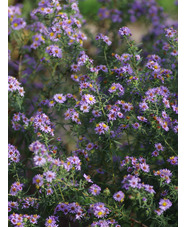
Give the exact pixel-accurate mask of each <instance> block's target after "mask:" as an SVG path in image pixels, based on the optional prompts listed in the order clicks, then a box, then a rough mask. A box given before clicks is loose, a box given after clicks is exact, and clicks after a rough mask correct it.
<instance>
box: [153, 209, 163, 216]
mask: <svg viewBox="0 0 186 227" xmlns="http://www.w3.org/2000/svg"><path fill="white" fill-rule="evenodd" d="M155 212H156V213H157V215H159V216H160V215H161V214H162V213H163V210H161V209H156V210H155Z"/></svg>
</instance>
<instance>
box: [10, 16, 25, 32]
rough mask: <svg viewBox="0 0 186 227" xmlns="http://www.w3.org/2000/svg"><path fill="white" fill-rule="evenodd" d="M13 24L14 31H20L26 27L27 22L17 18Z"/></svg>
mask: <svg viewBox="0 0 186 227" xmlns="http://www.w3.org/2000/svg"><path fill="white" fill-rule="evenodd" d="M11 24H12V28H13V29H14V30H20V29H22V28H24V27H25V26H26V22H25V21H24V20H23V18H15V19H13V20H12V22H11Z"/></svg>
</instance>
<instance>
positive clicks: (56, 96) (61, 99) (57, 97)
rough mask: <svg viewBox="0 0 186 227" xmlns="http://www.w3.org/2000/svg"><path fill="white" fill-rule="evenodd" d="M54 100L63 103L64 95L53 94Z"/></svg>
mask: <svg viewBox="0 0 186 227" xmlns="http://www.w3.org/2000/svg"><path fill="white" fill-rule="evenodd" d="M54 100H55V101H56V102H58V103H64V102H65V101H66V96H64V95H63V94H55V95H54Z"/></svg>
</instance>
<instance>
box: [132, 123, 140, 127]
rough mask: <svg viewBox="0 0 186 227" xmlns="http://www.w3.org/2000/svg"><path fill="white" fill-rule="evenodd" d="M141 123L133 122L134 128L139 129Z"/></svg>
mask: <svg viewBox="0 0 186 227" xmlns="http://www.w3.org/2000/svg"><path fill="white" fill-rule="evenodd" d="M139 126H140V125H139V123H138V122H136V123H134V124H132V127H133V128H134V129H138V128H139Z"/></svg>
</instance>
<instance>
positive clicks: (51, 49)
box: [46, 45, 62, 58]
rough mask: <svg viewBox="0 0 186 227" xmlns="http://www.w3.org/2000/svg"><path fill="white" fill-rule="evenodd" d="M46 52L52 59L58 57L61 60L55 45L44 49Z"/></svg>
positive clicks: (60, 52) (60, 53)
mask: <svg viewBox="0 0 186 227" xmlns="http://www.w3.org/2000/svg"><path fill="white" fill-rule="evenodd" d="M46 52H47V53H48V54H50V55H51V56H53V57H58V58H62V51H61V49H60V48H59V47H58V46H56V45H50V46H48V47H47V48H46Z"/></svg>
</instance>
